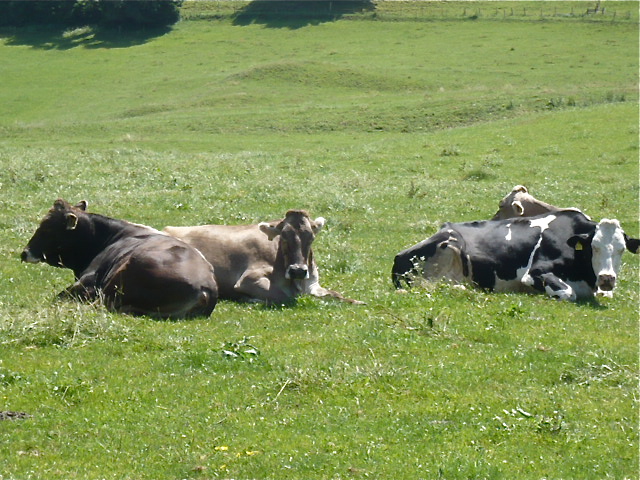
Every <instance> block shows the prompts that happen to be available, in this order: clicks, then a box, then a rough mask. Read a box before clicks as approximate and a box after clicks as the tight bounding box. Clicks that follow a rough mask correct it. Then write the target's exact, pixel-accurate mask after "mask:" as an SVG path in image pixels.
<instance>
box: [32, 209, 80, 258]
mask: <svg viewBox="0 0 640 480" xmlns="http://www.w3.org/2000/svg"><path fill="white" fill-rule="evenodd" d="M86 208H87V202H85V201H82V202H80V203H78V204H77V205H76V206H75V207H72V206H71V205H70V204H69V203H67V202H65V201H64V200H56V202H55V203H54V204H53V207H52V208H51V210H49V212H48V213H47V215H46V216H45V217H44V218H43V219H42V222H40V226H39V227H38V229H37V230H36V232H35V233H34V234H33V237H31V240H29V243H28V244H27V246H26V247H25V249H24V250H23V251H22V255H21V259H22V261H23V262H28V263H38V262H47V263H48V264H49V265H53V266H56V267H58V266H61V265H62V262H61V259H60V251H61V249H62V247H63V245H64V243H65V238H67V237H68V236H69V233H70V232H72V231H73V230H75V229H76V227H77V225H78V214H79V212H80V211H84V210H86Z"/></svg>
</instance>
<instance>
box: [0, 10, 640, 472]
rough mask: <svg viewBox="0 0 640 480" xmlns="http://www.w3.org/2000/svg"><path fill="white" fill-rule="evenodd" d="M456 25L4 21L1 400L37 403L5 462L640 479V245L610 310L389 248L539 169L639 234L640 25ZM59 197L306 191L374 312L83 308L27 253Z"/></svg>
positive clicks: (18, 405) (314, 305) (560, 190)
mask: <svg viewBox="0 0 640 480" xmlns="http://www.w3.org/2000/svg"><path fill="white" fill-rule="evenodd" d="M220 3H224V2H220ZM388 3H389V4H390V3H391V2H388ZM501 5H502V2H501ZM558 5H559V6H562V5H564V4H558ZM405 7H406V6H405ZM384 8H392V6H391V5H388V4H385V5H384ZM479 8H484V7H479ZM569 8H570V7H569ZM405 17H406V16H405ZM436 20H437V19H434V20H433V21H432V22H424V21H408V20H403V21H402V22H396V21H393V22H387V21H377V20H373V19H371V20H366V19H363V20H362V21H351V20H350V19H347V18H343V19H342V20H339V21H336V22H321V23H318V24H317V25H314V24H309V25H307V26H303V27H299V28H296V29H291V28H271V27H269V26H267V25H266V24H259V23H256V24H251V25H247V26H239V25H233V20H232V18H230V17H226V16H222V17H221V18H219V19H215V20H214V21H184V22H182V23H180V24H178V25H177V26H176V27H175V29H174V30H173V31H172V32H170V33H168V34H166V35H163V36H160V37H157V38H153V37H151V38H149V39H148V41H146V42H142V43H137V42H132V44H131V46H129V47H127V48H101V47H100V44H97V45H96V44H91V43H90V42H91V40H90V39H87V37H86V35H87V33H86V32H85V33H82V32H76V33H75V35H76V36H77V38H81V39H84V40H83V41H79V42H77V47H74V48H56V46H55V44H52V46H51V47H47V48H43V45H45V44H46V42H47V41H49V42H50V41H51V39H52V36H51V35H49V36H45V38H42V37H39V39H38V41H37V42H36V41H33V39H32V40H31V41H29V38H32V37H30V36H29V35H27V33H28V32H26V33H25V32H17V33H16V32H14V33H13V36H11V35H8V36H6V37H5V40H4V44H3V45H2V46H1V47H0V49H1V51H2V55H3V58H6V59H7V62H5V63H3V68H4V69H7V71H8V73H9V74H8V75H7V76H6V78H7V79H8V80H7V81H6V83H5V82H4V81H3V82H2V85H1V86H0V98H1V99H2V101H1V102H0V111H2V115H0V129H1V130H2V137H1V138H0V162H2V169H1V172H0V184H1V186H0V188H1V189H2V197H1V198H0V202H2V206H3V208H2V210H1V213H0V224H1V225H2V227H3V228H2V229H1V230H0V235H1V239H2V241H0V253H1V255H0V262H1V268H0V351H1V352H2V355H1V357H0V396H1V400H2V405H1V406H0V411H18V412H27V413H29V414H31V415H32V417H31V418H26V419H23V420H15V421H1V422H0V432H1V433H0V434H1V435H2V439H3V441H2V442H1V443H0V459H2V460H1V461H0V475H4V476H5V477H7V478H17V479H21V478H43V479H44V478H46V479H54V478H65V479H68V478H122V479H124V478H137V479H141V478H150V479H151V478H154V479H155V478H193V479H198V478H367V477H369V478H399V477H406V478H438V477H440V478H543V477H546V478H606V477H613V478H634V476H635V475H636V473H637V465H638V453H637V452H638V449H637V445H638V438H637V428H636V426H637V423H638V415H637V402H636V396H637V375H638V360H637V359H638V345H637V338H638V324H637V301H638V298H637V292H638V288H639V281H638V276H639V268H638V259H637V257H635V256H632V255H631V254H629V253H625V256H624V257H623V266H622V271H621V278H620V284H619V286H618V288H617V289H616V293H615V296H614V298H613V299H601V300H599V301H598V302H596V303H585V304H568V303H561V302H556V301H552V300H550V299H548V298H545V297H544V296H530V295H521V294H492V293H487V292H482V291H476V290H473V289H471V288H468V289H467V290H460V289H458V288H454V287H452V286H450V285H447V284H439V283H436V284H433V285H425V286H423V287H421V288H418V289H415V290H413V291H411V292H409V293H407V294H404V295H403V294H397V293H396V292H394V291H393V289H392V286H391V282H390V269H391V262H392V260H393V256H394V255H395V253H397V252H398V251H399V250H400V249H402V248H405V247H407V246H409V245H412V244H414V243H416V242H418V241H420V240H422V239H423V238H425V237H427V236H429V235H430V234H432V233H434V232H435V231H436V230H437V228H438V227H439V225H440V224H441V223H442V222H443V221H447V220H454V221H459V220H460V221H461V220H472V219H479V218H488V217H490V216H491V215H493V213H494V212H495V210H496V209H497V202H498V200H499V199H500V198H501V197H502V196H503V195H504V194H505V193H507V192H508V191H510V189H511V187H512V186H513V185H515V184H518V183H524V184H526V185H527V186H529V188H530V190H531V192H532V193H533V194H534V195H536V196H538V197H539V198H541V199H543V200H546V201H549V202H551V203H554V204H557V205H562V206H577V207H580V208H582V209H583V210H584V211H585V212H586V213H588V214H589V215H590V216H592V218H594V219H598V220H599V219H600V218H602V217H616V218H618V219H620V221H621V222H622V225H623V227H624V228H625V230H626V231H627V232H628V233H630V234H632V235H633V236H637V235H638V210H637V208H638V207H637V205H638V204H637V199H638V181H637V179H638V165H637V158H638V157H637V156H638V122H637V71H638V55H637V45H638V33H637V29H636V28H635V27H633V26H629V25H628V24H626V23H624V22H606V23H605V22H598V23H596V24H594V23H593V22H582V21H577V19H575V18H570V19H568V21H566V22H565V21H562V20H554V21H540V20H539V19H537V18H536V19H530V21H526V20H525V21H520V20H518V21H517V22H510V21H504V22H503V21H498V20H495V19H487V18H483V16H482V15H481V16H479V18H478V19H476V20H473V21H458V20H456V21H452V20H451V19H445V20H437V21H436ZM483 37H484V38H483ZM64 45H67V46H68V45H69V44H68V43H65V44H64ZM585 45H588V48H586V47H585ZM443 46H447V48H446V49H445V48H444V47H443ZM96 47H97V48H96ZM511 48H513V50H511ZM416 52H418V53H416ZM45 72H46V74H47V76H49V80H46V79H45ZM4 78H5V76H3V80H4ZM27 79H29V81H27ZM58 196H61V197H64V198H67V199H68V200H70V201H78V200H80V199H82V198H86V199H87V200H89V209H90V210H91V211H95V212H98V213H103V214H107V215H111V216H114V217H117V218H125V219H128V220H131V221H135V222H140V223H145V224H149V225H151V226H154V227H157V228H161V227H163V226H165V225H167V224H174V225H189V224H202V223H230V224H231V223H249V222H256V221H262V220H271V219H275V218H278V217H281V216H282V215H283V214H284V212H285V211H286V209H288V208H306V209H307V210H309V212H310V213H311V215H312V216H314V217H315V216H320V215H322V216H324V217H326V218H327V225H326V228H325V229H324V230H323V231H322V232H321V233H320V234H319V235H318V237H317V239H316V244H315V251H316V257H317V261H318V263H319V266H320V272H321V281H322V284H323V285H325V286H327V287H330V288H335V289H337V290H340V291H342V292H343V293H345V294H347V295H349V296H351V297H354V298H358V299H361V300H365V301H366V302H367V305H365V306H362V307H357V308H356V307H353V306H350V305H343V304H339V303H335V302H328V301H322V300H318V299H312V298H303V299H301V300H300V301H299V302H298V304H297V305H296V306H294V307H287V308H264V307H262V306H259V305H244V304H236V303H233V302H221V303H220V304H219V305H218V307H217V308H216V310H215V312H214V313H213V315H212V316H211V317H210V318H208V319H197V320H194V321H188V322H158V321H153V320H150V319H146V318H132V317H128V316H121V315H116V314H112V313H109V312H106V311H105V309H104V308H102V307H100V306H91V305H89V306H87V305H77V304H74V303H65V302H62V303H60V302H56V301H54V295H55V293H57V292H58V291H60V290H61V289H62V288H64V287H66V286H67V285H69V284H70V283H71V282H72V275H71V273H70V272H69V271H65V270H59V269H53V268H51V267H48V266H45V265H35V266H34V265H23V264H20V262H19V256H18V254H19V252H20V250H21V249H22V248H23V247H24V245H25V244H26V242H27V241H28V239H29V237H30V236H31V234H32V233H33V231H34V230H35V228H36V226H37V224H38V221H39V220H40V218H41V217H42V215H44V213H45V212H46V211H47V210H48V208H49V207H50V206H51V204H52V203H53V201H54V200H55V198H57V197H58Z"/></svg>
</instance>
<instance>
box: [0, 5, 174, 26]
mask: <svg viewBox="0 0 640 480" xmlns="http://www.w3.org/2000/svg"><path fill="white" fill-rule="evenodd" d="M180 5H182V0H138V1H130V0H58V1H46V0H36V1H24V0H22V1H0V26H14V27H22V26H28V25H64V26H78V25H103V26H118V27H162V26H167V25H172V24H174V23H175V22H177V21H178V19H179V18H180Z"/></svg>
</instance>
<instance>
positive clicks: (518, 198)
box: [491, 185, 558, 220]
mask: <svg viewBox="0 0 640 480" xmlns="http://www.w3.org/2000/svg"><path fill="white" fill-rule="evenodd" d="M555 210H558V207H554V206H553V205H549V204H548V203H545V202H542V201H540V200H538V199H537V198H535V197H534V196H533V195H531V194H530V193H529V191H528V190H527V187H525V186H524V185H516V186H515V187H513V190H511V193H509V194H508V195H506V196H505V197H504V198H503V199H502V200H500V204H499V206H498V211H497V212H496V214H495V215H494V216H493V218H492V219H491V220H503V219H506V218H515V217H534V216H536V215H541V214H543V213H548V212H553V211H555Z"/></svg>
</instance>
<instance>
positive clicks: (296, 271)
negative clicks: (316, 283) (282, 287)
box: [285, 265, 309, 280]
mask: <svg viewBox="0 0 640 480" xmlns="http://www.w3.org/2000/svg"><path fill="white" fill-rule="evenodd" d="M285 277H286V278H287V279H289V280H303V279H307V278H309V267H307V266H306V265H289V267H288V268H287V271H286V272H285Z"/></svg>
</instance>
